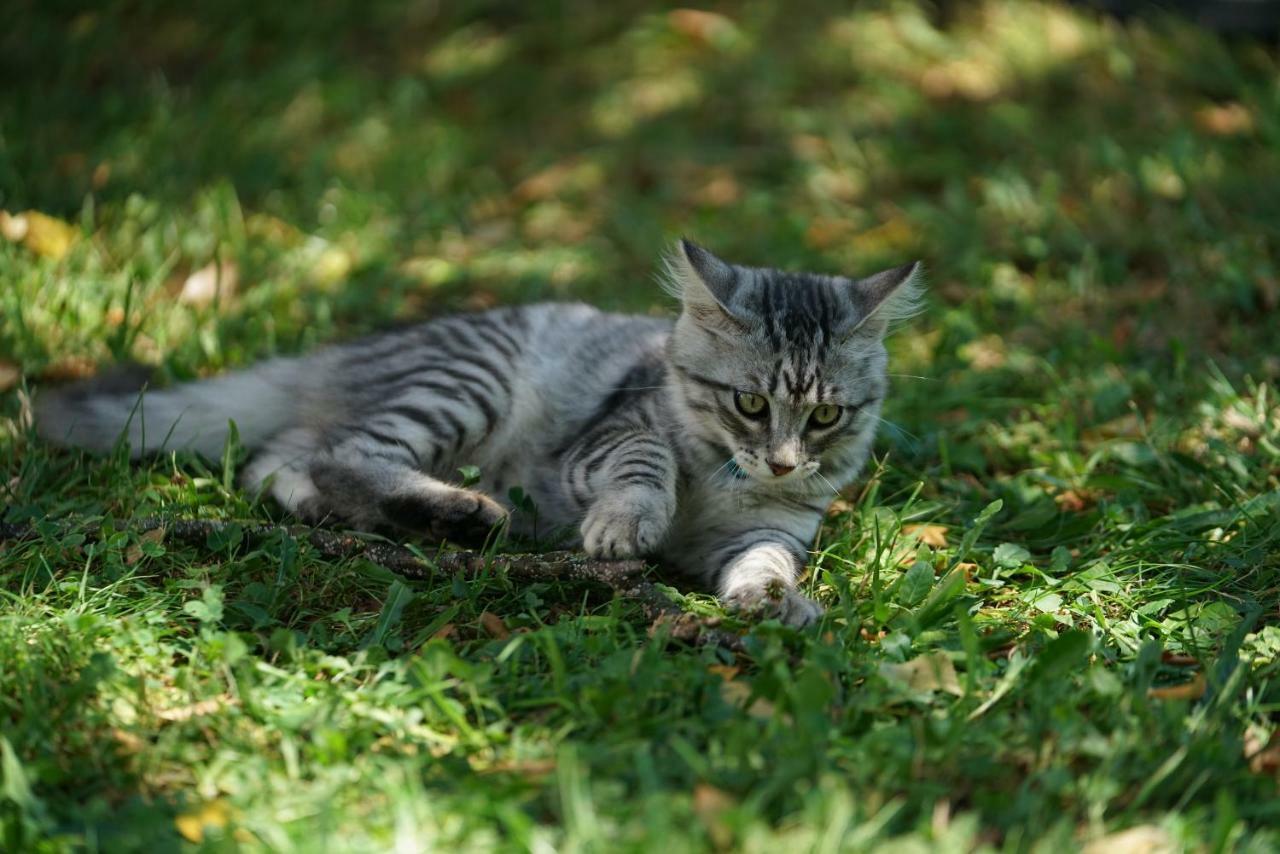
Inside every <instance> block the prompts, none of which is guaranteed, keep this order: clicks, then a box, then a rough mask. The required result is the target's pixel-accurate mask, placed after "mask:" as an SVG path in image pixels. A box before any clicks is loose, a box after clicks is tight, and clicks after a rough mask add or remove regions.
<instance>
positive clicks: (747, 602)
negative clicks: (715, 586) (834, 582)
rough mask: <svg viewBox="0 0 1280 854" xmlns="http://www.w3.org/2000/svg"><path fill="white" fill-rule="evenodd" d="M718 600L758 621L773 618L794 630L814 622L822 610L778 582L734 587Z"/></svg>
mask: <svg viewBox="0 0 1280 854" xmlns="http://www.w3.org/2000/svg"><path fill="white" fill-rule="evenodd" d="M720 601H721V602H723V603H724V605H725V606H726V607H727V608H729V609H730V610H733V611H739V612H741V613H743V614H746V615H748V616H750V617H753V618H756V619H762V620H764V619H769V618H771V617H777V618H778V619H779V620H781V621H782V622H783V623H785V624H786V625H788V626H792V627H794V628H797V629H801V628H804V627H805V626H809V625H812V624H814V623H816V622H818V620H820V619H822V615H823V613H824V611H823V608H822V606H821V605H819V604H818V603H817V602H815V601H813V600H812V599H810V598H809V597H808V596H805V595H804V594H803V593H800V592H798V591H797V590H796V589H795V588H794V587H789V586H787V585H785V584H784V583H783V582H781V581H774V582H772V583H769V584H751V585H745V586H742V587H738V588H737V589H734V590H731V591H730V592H728V593H726V594H724V595H723V596H721V597H720Z"/></svg>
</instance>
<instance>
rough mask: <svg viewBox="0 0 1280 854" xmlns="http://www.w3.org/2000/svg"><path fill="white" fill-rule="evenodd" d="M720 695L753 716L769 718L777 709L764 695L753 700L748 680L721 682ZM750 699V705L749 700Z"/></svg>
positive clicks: (727, 701) (763, 718)
mask: <svg viewBox="0 0 1280 854" xmlns="http://www.w3.org/2000/svg"><path fill="white" fill-rule="evenodd" d="M720 696H721V697H723V698H724V701H725V702H726V703H728V704H729V705H731V706H737V707H738V708H739V709H744V710H745V711H746V713H747V714H749V715H751V717H753V718H760V719H762V720H768V719H769V718H772V717H773V713H774V711H775V708H774V705H773V703H770V702H769V701H768V700H766V699H765V698H763V697H756V698H755V699H754V700H751V686H750V685H749V684H747V683H746V682H721V683H720ZM749 700H750V703H751V704H750V705H747V702H748V701H749Z"/></svg>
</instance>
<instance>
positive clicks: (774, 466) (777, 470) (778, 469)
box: [769, 460, 796, 477]
mask: <svg viewBox="0 0 1280 854" xmlns="http://www.w3.org/2000/svg"><path fill="white" fill-rule="evenodd" d="M795 470H796V467H795V466H788V465H783V464H782V463H775V462H774V461H773V460H769V471H771V472H773V473H774V474H775V475H777V476H778V477H782V476H783V475H784V474H791V472H793V471H795Z"/></svg>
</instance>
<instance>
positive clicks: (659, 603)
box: [0, 518, 742, 651]
mask: <svg viewBox="0 0 1280 854" xmlns="http://www.w3.org/2000/svg"><path fill="white" fill-rule="evenodd" d="M58 524H59V527H60V528H63V529H65V530H67V531H82V532H83V533H86V534H93V533H96V532H97V531H98V529H99V526H98V525H97V524H96V523H88V524H81V525H77V524H76V523H75V522H74V521H73V520H64V521H60V522H59V523H58ZM232 525H239V526H240V529H241V532H242V533H243V535H244V538H245V539H246V540H248V541H250V542H261V541H262V540H265V539H267V538H268V537H270V536H273V535H275V534H280V533H284V534H286V535H288V536H290V537H293V538H295V539H298V540H305V541H306V542H308V543H309V544H310V545H311V547H312V548H314V549H315V550H316V551H317V552H319V553H320V554H322V555H324V556H325V557H328V558H335V559H346V558H355V557H360V558H364V559H365V560H367V561H369V562H370V563H375V564H377V565H378V566H381V567H385V568H386V569H389V570H390V571H392V572H394V573H396V574H397V575H401V576H403V577H404V578H407V579H411V580H426V579H430V578H434V577H436V576H437V575H439V574H442V573H443V574H462V575H479V574H481V573H483V572H486V571H489V572H492V571H497V572H501V573H503V574H505V575H507V576H508V577H510V578H514V579H517V580H520V581H576V582H585V583H589V584H598V585H601V586H604V587H607V588H609V589H610V590H612V591H613V592H614V593H615V594H616V595H618V596H621V597H623V598H624V599H630V600H632V601H634V602H636V604H638V605H639V606H640V609H641V611H643V612H644V615H645V618H646V619H647V620H649V621H650V623H651V624H652V625H651V631H653V630H656V629H657V628H658V627H659V626H667V627H669V630H670V636H671V637H672V638H674V639H676V640H680V641H683V642H685V643H693V644H697V645H699V646H702V645H707V644H710V645H712V646H720V647H725V648H726V649H730V650H735V651H736V650H739V649H741V648H742V639H741V638H740V637H739V636H737V635H735V634H732V633H730V632H725V631H722V630H721V629H719V628H717V626H718V623H719V621H718V620H717V619H715V618H706V617H699V616H697V615H696V614H690V613H687V612H685V611H683V610H681V609H680V608H679V607H678V606H677V605H676V604H675V603H673V602H672V601H671V600H670V599H668V598H667V597H666V596H664V595H663V593H662V591H661V590H659V589H658V587H657V585H655V584H654V583H653V582H651V581H649V580H648V579H646V578H645V563H644V561H642V560H599V559H597V558H591V557H588V556H587V555H585V554H583V553H582V552H576V551H551V552H519V553H503V552H495V553H489V552H477V551H468V550H444V549H440V550H438V551H436V553H435V554H432V555H430V556H425V558H424V556H422V555H420V553H419V552H415V551H414V550H412V549H409V548H406V547H404V546H400V545H396V544H395V543H390V542H387V541H385V540H382V539H379V538H374V537H368V536H364V535H360V534H354V533H346V532H341V531H332V530H328V529H325V528H310V527H307V526H305V525H261V524H257V523H252V522H250V523H245V522H230V521H222V520H215V519H157V518H144V519H134V520H132V521H130V522H129V523H128V524H127V525H126V526H125V527H126V529H127V530H129V531H132V532H134V533H135V534H143V533H146V532H148V531H155V530H163V531H164V532H165V536H166V537H167V538H170V539H173V540H178V541H180V542H183V543H187V544H188V545H192V546H197V547H200V546H204V545H205V543H206V541H207V540H208V537H209V535H210V534H213V533H217V532H220V531H225V530H227V529H228V528H229V527H230V526H232ZM38 535H39V532H38V531H37V529H36V527H35V526H34V525H31V524H9V523H0V542H4V541H21V540H31V539H35V538H36V537H37V536H38Z"/></svg>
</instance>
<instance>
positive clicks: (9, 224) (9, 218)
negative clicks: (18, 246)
mask: <svg viewBox="0 0 1280 854" xmlns="http://www.w3.org/2000/svg"><path fill="white" fill-rule="evenodd" d="M0 234H3V235H4V238H5V240H8V241H10V242H12V243H21V242H22V241H23V240H24V239H25V238H26V236H27V218H26V217H25V216H23V215H22V214H11V213H9V212H8V211H0Z"/></svg>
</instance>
